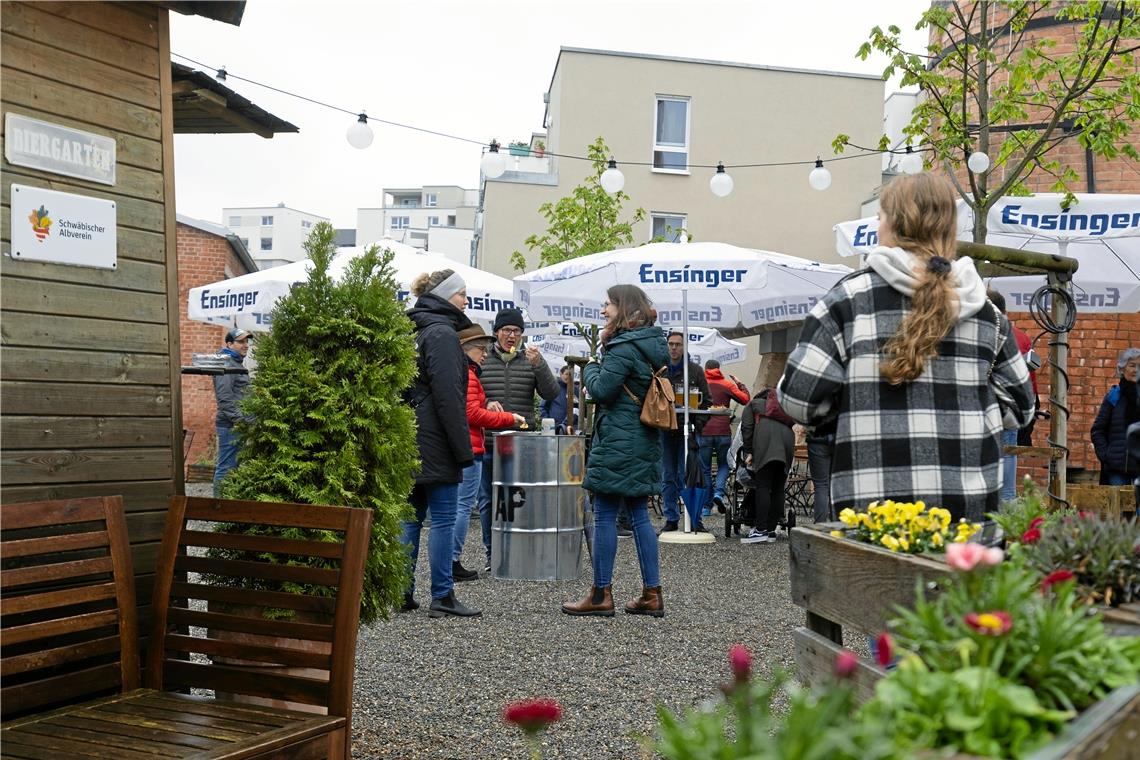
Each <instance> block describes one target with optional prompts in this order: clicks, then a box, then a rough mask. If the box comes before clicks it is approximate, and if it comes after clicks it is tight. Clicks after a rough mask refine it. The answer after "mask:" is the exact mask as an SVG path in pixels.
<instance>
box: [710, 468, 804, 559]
mask: <svg viewBox="0 0 1140 760" xmlns="http://www.w3.org/2000/svg"><path fill="white" fill-rule="evenodd" d="M753 486H754V484H753V482H752V473H750V472H749V471H748V468H747V467H745V466H744V452H743V451H742V450H737V452H736V461H735V463H734V466H733V468H732V469H731V470H730V471H729V473H728V482H727V483H726V484H725V487H724V498H725V504H724V507H725V509H724V512H725V514H724V535H725V538H732V534H733V531H735V532H736V535H738V536H739V535H740V526H741V525H755V521H756V491H755V489H754V487H753ZM776 524H777V527H780V528H783V529H784V531H785V532H788V531H791V529H792V528H794V527H796V505H795V504H794V503H792V501H790V500H787V499H785V501H784V511H783V514H781V515H780V517H779V518H778V519H777V522H776Z"/></svg>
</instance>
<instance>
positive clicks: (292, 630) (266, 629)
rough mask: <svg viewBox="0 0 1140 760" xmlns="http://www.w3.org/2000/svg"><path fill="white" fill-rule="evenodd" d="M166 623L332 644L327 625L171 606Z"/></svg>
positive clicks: (330, 628)
mask: <svg viewBox="0 0 1140 760" xmlns="http://www.w3.org/2000/svg"><path fill="white" fill-rule="evenodd" d="M167 622H168V623H170V624H172V625H192V626H197V627H199V628H214V629H217V630H222V631H235V632H239V633H261V634H264V635H266V636H280V637H282V638H286V639H305V640H308V641H332V635H333V634H332V626H330V625H320V624H318V623H294V622H288V621H283V620H266V619H264V618H248V617H241V616H240V615H223V614H221V613H218V612H198V611H197V610H187V609H184V608H182V607H171V608H170V612H169V613H168V615H167ZM167 635H170V634H167Z"/></svg>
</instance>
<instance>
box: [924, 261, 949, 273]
mask: <svg viewBox="0 0 1140 760" xmlns="http://www.w3.org/2000/svg"><path fill="white" fill-rule="evenodd" d="M926 268H927V269H929V270H930V271H931V272H932V273H933V274H935V275H937V276H939V277H945V276H946V275H948V274H950V260H949V259H945V258H943V257H941V256H931V257H930V261H928V262H926Z"/></svg>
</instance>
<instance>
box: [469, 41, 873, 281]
mask: <svg viewBox="0 0 1140 760" xmlns="http://www.w3.org/2000/svg"><path fill="white" fill-rule="evenodd" d="M883 94H884V86H883V82H882V80H881V79H879V77H877V76H869V75H864V74H848V73H839V72H830V71H812V70H805V69H788V68H778V67H772V66H760V65H755V64H743V63H728V62H724V61H706V60H696V59H688V58H672V57H666V56H657V55H646V54H641V53H619V52H612V51H607V50H585V49H580V48H566V47H564V48H562V49H561V51H560V52H559V56H558V61H557V63H556V64H555V66H554V73H553V76H552V77H551V81H550V90H549V92H547V93H546V97H545V99H546V101H547V102H546V113H545V116H544V119H543V126H544V127H545V129H546V135H545V138H544V142H545V145H544V146H543V147H544V148H545V153H544V155H543V156H541V157H537V158H536V157H535V150H534V148H535V147H536V146H535V140H534V137H533V136H532V138H531V150H530V156H529V157H527V165H526V166H523V165H522V162H521V161H520V165H519V166H518V167H515V166H514V165H513V164H512V158H511V157H510V156H508V163H507V171H506V172H505V173H504V174H503V175H502V176H500V177H499V178H497V179H488V180H485V182H484V184H483V191H484V197H483V207H482V215H481V221H482V224H481V227H479V228H478V229H477V230H476V236H477V241H478V243H477V245H478V255H477V261H476V263H477V266H479V267H480V268H482V269H486V270H488V271H491V272H495V273H496V274H500V275H504V276H511V275H513V274H515V272H513V271H512V269H511V267H510V264H509V259H510V255H511V252H512V251H515V250H519V251H522V252H523V253H524V254H526V255H527V262H528V264H529V266H530V268H534V267H535V265H536V261H535V258H536V257H535V255H533V254H530V253H529V252H528V251H527V250H526V248H525V245H524V242H523V241H524V240H525V239H526V238H527V236H528V235H531V234H533V233H536V232H541V231H543V230H544V229H545V228H546V223H545V221H544V220H543V219H542V217H540V216H539V214H538V207H539V205H540V204H542V203H543V202H545V201H555V200H557V199H559V198H562V197H564V196H566V195H568V194H569V193H570V192H571V190H572V189H573V188H574V187H575V186H576V185H578V184H579V183H581V182H582V180H583V179H584V178H585V177H586V176H587V174H588V173H589V172H591V171H592V166H591V165H590V164H589V162H587V161H580V160H575V159H569V158H563V157H559V156H558V155H555V154H569V155H573V156H584V155H585V154H586V147H587V146H588V145H589V144H590V143H592V142H593V141H594V140H595V139H596V138H597V137H598V136H602V137H604V138H605V140H606V143H607V144H608V146H609V150H610V153H612V154H613V156H614V157H615V158H616V160H617V161H618V165H619V168H620V169H621V170H622V172H623V173H624V174H625V192H626V193H628V194H629V196H630V201H629V202H627V203H626V205H625V208H626V214H625V218H629V216H630V215H631V212H632V210H633V209H636V208H639V207H640V208H643V209H645V220H644V221H642V222H641V223H639V224H637V225H635V227H634V236H635V240H634V242H635V243H644V242H647V241H649V240H650V239H652V238H654V237H666V238H667V239H668V238H672V239H675V238H677V237H678V236H679V234H680V231H681V230H685V231H687V232H688V234H689V235H690V236H691V237H692V239H693V240H696V241H706V240H716V241H721V242H725V243H732V244H734V245H740V246H746V247H749V248H763V249H768V250H772V251H779V252H782V253H789V254H792V255H795V256H804V257H807V258H811V259H815V260H818V261H838V256H837V254H836V253H835V242H834V233H833V232H832V226H833V225H834V224H835V223H837V222H840V221H843V220H846V219H853V218H855V217H856V216H858V214H859V212H860V204H861V202H862V201H863V200H864V199H866V197H867V195H868V194H869V193H870V191H871V190H872V188H875V187H877V186H878V185H879V183H880V181H881V175H882V158H881V156H880V155H879V154H877V153H872V154H868V155H867V156H865V157H858V158H852V159H849V160H844V161H840V162H837V163H834V164H830V165H829V168H830V170H831V174H832V184H831V187H830V188H829V189H828V190H826V191H824V192H818V191H815V190H812V189H811V188H810V187H809V186H808V181H807V177H808V174H809V172H810V171H811V169H812V166H811V162H812V161H814V160H815V158H816V157H817V156H820V157H823V158H828V157H831V155H832V151H831V142H832V140H834V139H835V136H836V135H837V134H839V133H843V134H847V135H850V138H851V142H852V143H854V144H857V145H868V146H874V145H876V144H877V143H878V139H879V135H880V133H881V130H882V119H883ZM503 150H504V151H506V150H507V148H506V146H504V148H503ZM853 152H855V151H849V153H853ZM718 161H722V162H724V163H725V164H728V165H731V164H757V163H769V162H771V163H776V162H788V161H803V162H807V163H804V164H800V165H796V166H768V167H762V168H761V167H757V168H730V169H729V170H728V171H729V173H730V174H731V175H732V177H733V179H734V181H735V189H734V190H733V192H732V193H731V194H730V195H729V196H728V197H726V198H718V197H716V196H714V195H713V194H712V193H711V192H710V190H709V180H710V179H711V178H712V176H713V173H714V171H715V169H713V168H709V167H710V166H712V167H715V166H716V164H717V162H718ZM623 162H626V163H623ZM633 162H641V163H640V164H636V165H635V163H633ZM531 164H533V165H531Z"/></svg>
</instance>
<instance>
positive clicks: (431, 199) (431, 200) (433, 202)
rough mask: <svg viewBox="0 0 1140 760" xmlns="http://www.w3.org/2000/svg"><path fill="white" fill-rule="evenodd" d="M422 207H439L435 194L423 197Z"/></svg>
mask: <svg viewBox="0 0 1140 760" xmlns="http://www.w3.org/2000/svg"><path fill="white" fill-rule="evenodd" d="M424 205H425V206H438V205H439V196H438V195H437V194H435V193H428V194H427V195H426V196H425V197H424Z"/></svg>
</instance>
